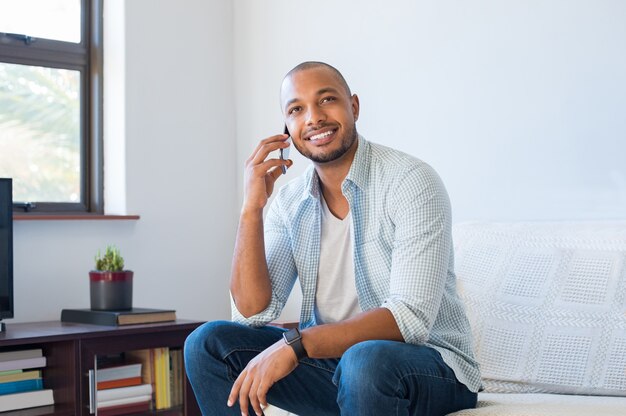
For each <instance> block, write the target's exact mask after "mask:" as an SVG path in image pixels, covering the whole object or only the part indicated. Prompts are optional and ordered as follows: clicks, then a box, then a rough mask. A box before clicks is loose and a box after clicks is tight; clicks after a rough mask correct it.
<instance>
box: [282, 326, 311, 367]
mask: <svg viewBox="0 0 626 416" xmlns="http://www.w3.org/2000/svg"><path fill="white" fill-rule="evenodd" d="M283 338H284V340H285V343H286V344H287V345H289V346H290V347H291V348H293V351H294V352H295V353H296V357H297V358H298V361H300V360H301V359H303V358H307V357H308V355H307V353H306V350H305V349H304V345H302V334H300V330H299V329H298V328H292V329H290V330H289V331H287V332H283Z"/></svg>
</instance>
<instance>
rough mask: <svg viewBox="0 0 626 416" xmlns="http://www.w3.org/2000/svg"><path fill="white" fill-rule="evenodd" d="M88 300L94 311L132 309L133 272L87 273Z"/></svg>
mask: <svg viewBox="0 0 626 416" xmlns="http://www.w3.org/2000/svg"><path fill="white" fill-rule="evenodd" d="M89 298H90V302H91V309H92V310H95V311H111V310H117V311H120V310H129V309H132V308H133V272H132V271H130V270H124V271H121V272H99V271H91V272H89Z"/></svg>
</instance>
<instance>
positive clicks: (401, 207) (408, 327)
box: [382, 165, 452, 344]
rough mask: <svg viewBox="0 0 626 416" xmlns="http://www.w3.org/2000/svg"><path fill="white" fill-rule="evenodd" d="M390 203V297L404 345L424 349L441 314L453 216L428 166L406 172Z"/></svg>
mask: <svg viewBox="0 0 626 416" xmlns="http://www.w3.org/2000/svg"><path fill="white" fill-rule="evenodd" d="M391 195H392V197H391V198H389V200H388V201H389V205H388V207H389V210H390V211H389V212H390V215H391V217H392V220H393V222H394V224H395V232H394V233H395V234H394V247H393V253H392V260H391V261H392V263H391V278H390V289H389V291H390V292H389V297H388V298H387V299H386V300H385V302H384V303H383V305H382V307H384V308H387V309H389V310H390V311H391V313H392V314H393V316H394V318H395V320H396V323H397V325H398V327H399V329H400V332H401V333H402V336H403V337H404V340H405V342H407V343H411V344H423V343H425V342H426V341H428V338H429V334H430V330H431V328H432V326H433V324H434V322H435V319H436V317H437V314H438V312H439V306H440V305H441V301H442V298H443V296H444V290H445V286H446V279H447V275H448V268H449V261H450V250H451V245H452V237H451V213H450V202H449V199H448V194H447V192H446V190H445V187H444V186H443V183H442V182H441V179H440V178H439V176H438V175H437V173H436V172H435V171H434V170H433V169H432V168H431V167H430V166H428V165H421V166H420V167H418V168H417V169H414V170H412V171H410V172H408V173H407V174H406V175H405V177H404V178H403V179H402V180H401V181H400V182H399V185H398V186H397V187H396V189H395V190H393V192H392V194H391Z"/></svg>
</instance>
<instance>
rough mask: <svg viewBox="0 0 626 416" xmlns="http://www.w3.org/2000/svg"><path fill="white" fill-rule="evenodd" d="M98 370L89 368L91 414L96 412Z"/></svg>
mask: <svg viewBox="0 0 626 416" xmlns="http://www.w3.org/2000/svg"><path fill="white" fill-rule="evenodd" d="M96 407H97V406H96V370H89V414H94V413H96Z"/></svg>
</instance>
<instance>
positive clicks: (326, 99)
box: [322, 97, 336, 103]
mask: <svg viewBox="0 0 626 416" xmlns="http://www.w3.org/2000/svg"><path fill="white" fill-rule="evenodd" d="M335 100H336V98H335V97H324V98H322V103H328V102H331V101H335Z"/></svg>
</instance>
